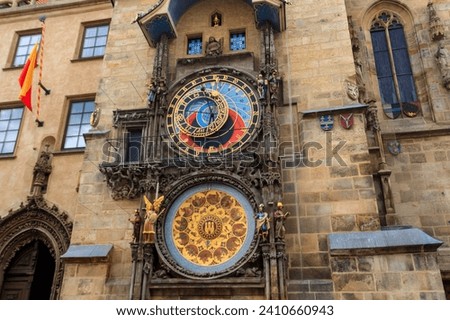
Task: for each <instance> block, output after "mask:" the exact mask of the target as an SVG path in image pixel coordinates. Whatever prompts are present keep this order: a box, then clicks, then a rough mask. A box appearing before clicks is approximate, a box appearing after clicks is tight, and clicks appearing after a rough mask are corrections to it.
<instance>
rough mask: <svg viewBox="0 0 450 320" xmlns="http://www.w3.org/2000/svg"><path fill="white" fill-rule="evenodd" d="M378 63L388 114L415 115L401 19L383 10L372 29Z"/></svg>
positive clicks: (417, 108) (385, 107)
mask: <svg viewBox="0 0 450 320" xmlns="http://www.w3.org/2000/svg"><path fill="white" fill-rule="evenodd" d="M370 34H371V38H372V46H373V53H374V57H375V66H376V72H377V78H378V85H379V88H380V95H381V101H382V104H383V110H384V112H385V114H386V115H387V116H388V117H389V118H392V119H395V118H398V117H399V116H401V115H405V116H407V117H415V116H416V115H417V114H418V112H419V101H418V98H417V93H416V88H415V84H414V78H413V74H412V69H411V62H410V59H409V53H408V46H407V43H406V38H405V32H404V30H403V25H402V23H401V22H400V19H399V18H398V17H397V16H396V15H395V14H393V13H391V12H387V11H383V12H381V13H379V14H378V15H377V17H376V18H375V19H374V20H373V21H372V26H371V29H370Z"/></svg>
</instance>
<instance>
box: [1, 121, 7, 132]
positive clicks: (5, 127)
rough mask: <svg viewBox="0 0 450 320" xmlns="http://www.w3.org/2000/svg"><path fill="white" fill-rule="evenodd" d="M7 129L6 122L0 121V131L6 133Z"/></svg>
mask: <svg viewBox="0 0 450 320" xmlns="http://www.w3.org/2000/svg"><path fill="white" fill-rule="evenodd" d="M7 129H8V121H0V131H6V130H7Z"/></svg>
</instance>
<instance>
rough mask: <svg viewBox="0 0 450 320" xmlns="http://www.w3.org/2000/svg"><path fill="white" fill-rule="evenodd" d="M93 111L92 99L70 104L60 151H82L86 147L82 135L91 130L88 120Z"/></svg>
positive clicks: (75, 101)
mask: <svg viewBox="0 0 450 320" xmlns="http://www.w3.org/2000/svg"><path fill="white" fill-rule="evenodd" d="M94 109H95V104H94V99H85V100H74V101H71V102H70V106H69V112H68V117H67V125H66V131H65V135H64V143H63V147H62V149H64V150H70V149H83V148H85V147H86V144H85V141H84V137H83V134H84V133H87V132H88V131H89V130H90V129H91V128H92V127H91V124H90V119H91V114H92V112H94Z"/></svg>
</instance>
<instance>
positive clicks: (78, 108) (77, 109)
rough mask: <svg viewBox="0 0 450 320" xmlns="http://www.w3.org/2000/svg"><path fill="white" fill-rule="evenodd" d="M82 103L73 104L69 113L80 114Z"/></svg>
mask: <svg viewBox="0 0 450 320" xmlns="http://www.w3.org/2000/svg"><path fill="white" fill-rule="evenodd" d="M83 106H84V102H73V103H72V109H71V113H82V112H83Z"/></svg>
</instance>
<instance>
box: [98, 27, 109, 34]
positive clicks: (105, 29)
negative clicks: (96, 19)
mask: <svg viewBox="0 0 450 320" xmlns="http://www.w3.org/2000/svg"><path fill="white" fill-rule="evenodd" d="M108 31H109V26H108V25H106V26H100V27H98V32H97V35H98V36H106V35H108Z"/></svg>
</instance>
